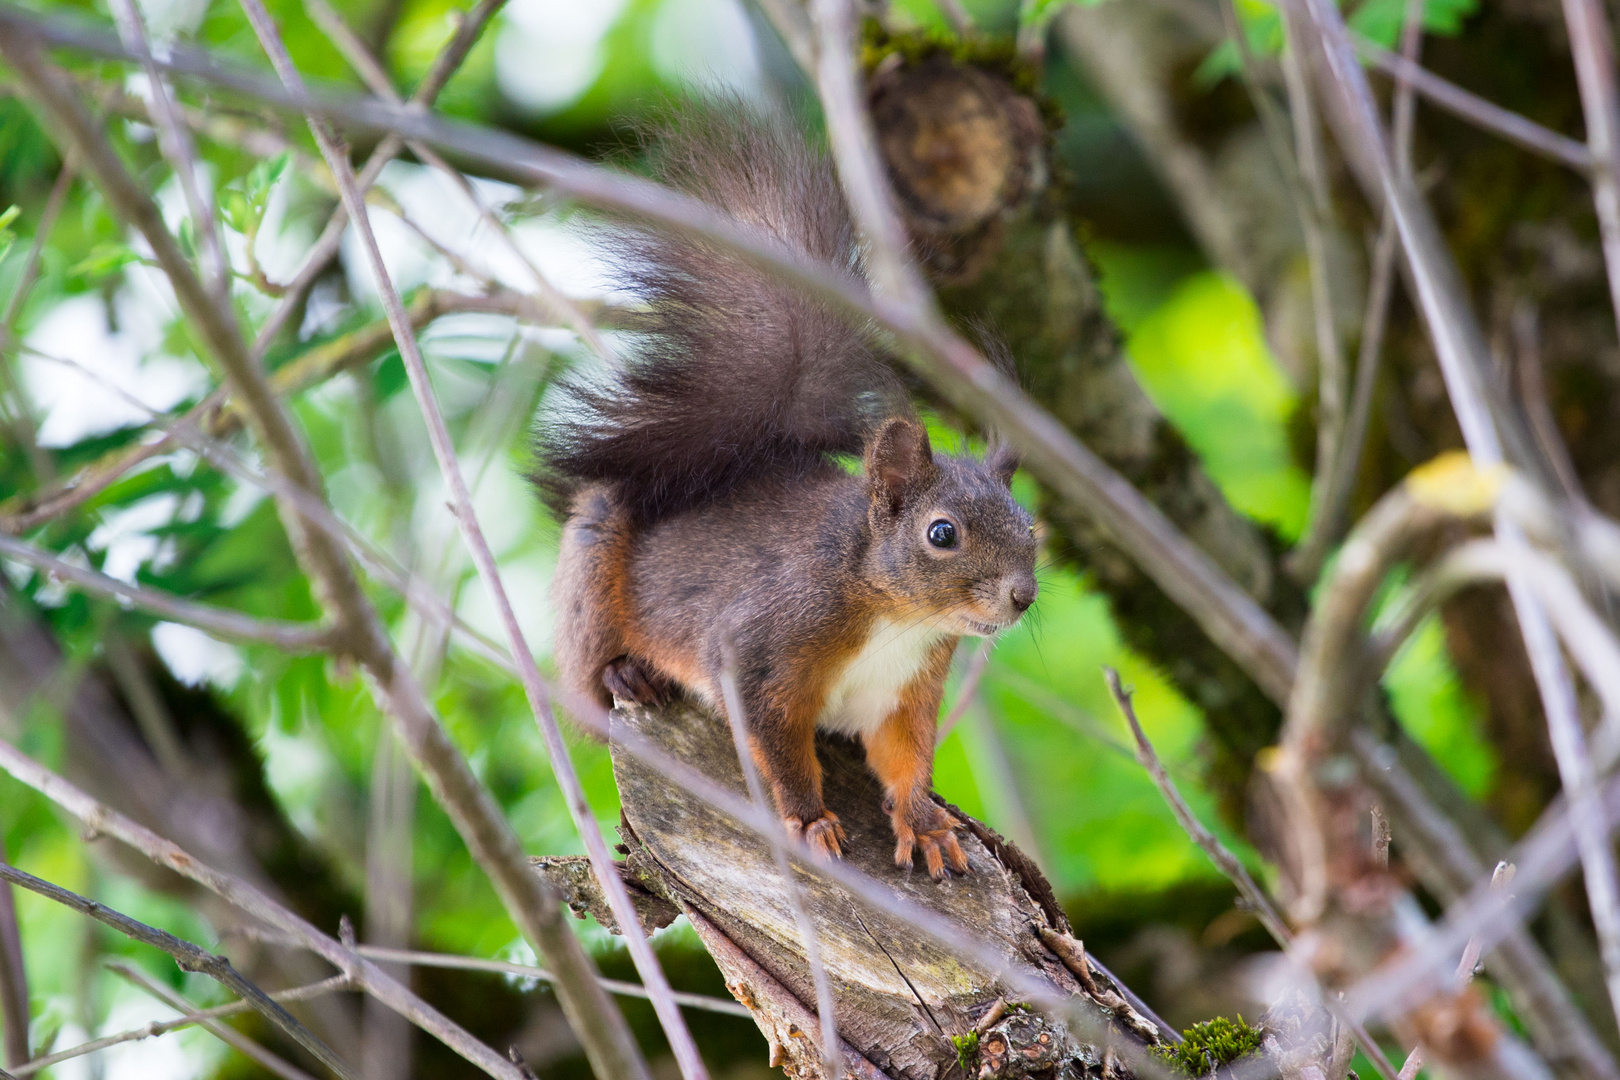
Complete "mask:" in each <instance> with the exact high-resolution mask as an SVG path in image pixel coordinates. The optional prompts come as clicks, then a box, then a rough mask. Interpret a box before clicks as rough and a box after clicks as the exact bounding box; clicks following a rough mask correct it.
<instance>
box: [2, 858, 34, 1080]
mask: <svg viewBox="0 0 1620 1080" xmlns="http://www.w3.org/2000/svg"><path fill="white" fill-rule="evenodd" d="M9 859H10V856H9V855H8V854H7V852H6V850H5V847H4V845H3V843H0V862H6V861H9ZM24 959H25V958H24V957H23V951H22V935H21V934H20V933H19V932H18V929H17V900H16V896H15V895H14V894H13V892H12V889H11V886H10V885H9V884H8V885H6V886H5V887H4V888H0V1013H3V1015H4V1018H5V1040H6V1067H7V1068H8V1069H16V1068H18V1067H19V1066H22V1065H24V1064H26V1063H27V1061H28V1059H29V1057H31V1056H32V1054H31V1052H30V1050H29V1046H28V1021H29V1009H28V967H27V965H26V963H25V962H24Z"/></svg>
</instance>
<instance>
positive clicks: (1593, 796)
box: [1497, 520, 1620, 1012]
mask: <svg viewBox="0 0 1620 1080" xmlns="http://www.w3.org/2000/svg"><path fill="white" fill-rule="evenodd" d="M1516 531H1517V526H1516V525H1512V524H1510V523H1508V522H1506V521H1505V520H1503V521H1499V522H1498V525H1497V536H1498V538H1499V539H1500V540H1501V541H1502V543H1503V547H1504V553H1505V554H1506V555H1507V557H1508V560H1509V563H1508V572H1507V586H1508V593H1509V595H1510V596H1512V597H1513V600H1514V608H1515V610H1516V611H1517V612H1518V613H1519V630H1520V633H1521V635H1522V636H1523V638H1524V643H1525V649H1526V651H1527V652H1528V653H1529V655H1530V669H1531V671H1532V673H1533V674H1534V675H1535V678H1536V683H1537V685H1538V687H1539V688H1540V690H1541V701H1542V707H1543V709H1544V710H1545V712H1546V714H1547V733H1548V735H1549V736H1550V738H1551V741H1552V747H1553V757H1554V758H1555V759H1556V760H1557V762H1558V774H1559V778H1560V779H1561V780H1562V781H1563V785H1564V792H1565V794H1566V795H1567V796H1568V798H1569V803H1570V814H1571V817H1572V819H1573V821H1574V825H1575V838H1576V845H1577V847H1578V848H1579V850H1580V854H1581V868H1582V870H1583V874H1582V877H1583V880H1584V882H1585V885H1586V895H1587V901H1588V906H1589V908H1590V910H1591V913H1592V925H1593V926H1594V928H1595V929H1596V930H1597V936H1598V945H1599V948H1600V950H1601V953H1602V958H1603V969H1604V974H1605V981H1606V982H1607V984H1608V989H1609V1001H1610V1004H1611V1006H1612V1007H1613V1008H1614V1009H1615V1010H1616V1011H1617V1012H1620V877H1617V875H1616V867H1615V860H1614V849H1613V848H1612V847H1611V846H1610V845H1609V841H1608V828H1607V827H1606V826H1605V824H1604V821H1603V814H1602V808H1601V806H1600V805H1599V801H1598V790H1597V777H1596V775H1595V770H1594V767H1593V761H1592V756H1591V755H1590V753H1588V751H1587V746H1586V735H1585V732H1584V731H1583V730H1582V727H1581V719H1580V714H1579V709H1578V706H1577V704H1576V701H1575V686H1574V682H1573V680H1572V679H1571V678H1570V675H1569V669H1568V668H1567V667H1566V666H1565V664H1564V657H1563V654H1562V653H1561V652H1560V651H1559V648H1558V640H1557V638H1556V637H1555V636H1554V634H1553V630H1552V626H1551V623H1550V621H1549V620H1548V618H1547V615H1546V613H1545V610H1544V609H1543V608H1542V606H1541V603H1540V601H1539V598H1538V597H1537V596H1536V595H1535V592H1534V586H1533V585H1532V584H1531V582H1530V580H1529V571H1528V568H1527V567H1526V566H1525V562H1524V561H1521V559H1520V556H1521V553H1527V552H1528V545H1526V544H1524V542H1523V540H1522V539H1518V540H1517V543H1516V544H1515V542H1514V539H1515V538H1514V537H1513V534H1514V533H1516Z"/></svg>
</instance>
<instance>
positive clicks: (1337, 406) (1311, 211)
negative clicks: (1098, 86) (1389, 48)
mask: <svg viewBox="0 0 1620 1080" xmlns="http://www.w3.org/2000/svg"><path fill="white" fill-rule="evenodd" d="M1279 14H1281V15H1282V17H1283V26H1284V31H1285V34H1286V38H1287V45H1286V47H1285V48H1284V50H1283V58H1282V59H1283V63H1282V68H1283V85H1284V86H1285V88H1286V89H1287V91H1288V115H1289V118H1290V120H1291V121H1292V122H1293V127H1294V157H1295V160H1296V161H1297V162H1298V166H1299V175H1300V178H1301V179H1302V180H1303V181H1304V185H1303V186H1304V188H1305V192H1304V194H1305V196H1307V197H1306V198H1303V199H1302V198H1300V197H1299V196H1298V195H1297V194H1296V196H1295V202H1296V204H1297V205H1296V211H1297V213H1298V215H1299V224H1300V229H1301V231H1302V233H1303V234H1304V237H1305V261H1306V265H1307V267H1308V268H1309V270H1310V278H1311V321H1312V324H1313V326H1314V327H1315V330H1316V384H1317V402H1318V405H1317V415H1316V483H1315V484H1313V485H1312V488H1313V496H1314V498H1313V500H1312V502H1313V506H1312V508H1311V517H1312V524H1311V526H1310V530H1309V531H1310V532H1312V533H1316V534H1328V533H1331V532H1332V529H1333V523H1332V522H1331V521H1330V520H1328V515H1329V512H1330V510H1331V503H1330V501H1329V500H1330V497H1332V496H1333V495H1334V491H1333V487H1332V478H1333V476H1334V475H1335V473H1336V472H1337V470H1338V459H1339V457H1340V456H1341V454H1342V453H1343V451H1344V435H1345V429H1346V422H1347V419H1348V415H1347V401H1346V399H1347V398H1348V397H1349V382H1350V380H1349V373H1348V372H1347V371H1346V370H1345V366H1344V350H1343V346H1342V343H1341V342H1340V340H1339V332H1338V327H1337V326H1336V325H1335V317H1334V311H1333V292H1332V289H1331V287H1330V284H1329V282H1330V278H1331V275H1330V272H1329V267H1328V250H1327V240H1328V235H1329V234H1330V232H1332V231H1334V228H1335V227H1334V222H1333V198H1332V193H1331V192H1330V191H1329V189H1328V180H1327V163H1326V160H1325V155H1324V153H1323V147H1322V132H1321V127H1320V124H1319V121H1318V117H1317V115H1316V105H1315V102H1314V99H1313V97H1312V95H1311V90H1310V81H1309V78H1308V77H1307V73H1306V71H1307V65H1308V64H1309V63H1310V53H1309V49H1308V48H1307V45H1306V41H1307V39H1306V37H1305V35H1304V34H1303V33H1302V31H1301V28H1300V26H1299V25H1298V22H1299V20H1298V18H1297V17H1289V15H1288V14H1287V13H1286V12H1283V11H1281V9H1279ZM1301 569H1303V570H1305V571H1306V573H1305V574H1304V575H1303V576H1305V577H1307V578H1308V577H1309V576H1311V575H1312V574H1313V573H1314V571H1315V569H1316V567H1314V566H1308V567H1302V568H1301Z"/></svg>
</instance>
